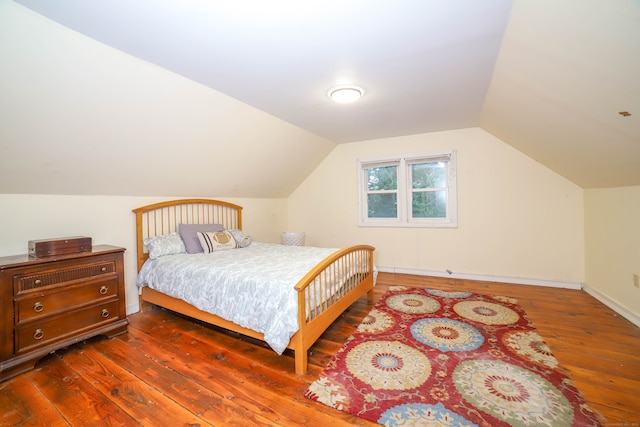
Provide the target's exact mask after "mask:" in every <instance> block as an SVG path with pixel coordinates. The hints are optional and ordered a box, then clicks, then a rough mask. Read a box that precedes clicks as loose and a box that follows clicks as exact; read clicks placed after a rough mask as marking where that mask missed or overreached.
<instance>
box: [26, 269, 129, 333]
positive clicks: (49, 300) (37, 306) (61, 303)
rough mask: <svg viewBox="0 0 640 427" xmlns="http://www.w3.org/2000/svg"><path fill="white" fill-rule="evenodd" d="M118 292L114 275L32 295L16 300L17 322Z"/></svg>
mask: <svg viewBox="0 0 640 427" xmlns="http://www.w3.org/2000/svg"><path fill="white" fill-rule="evenodd" d="M117 294H118V279H117V277H115V276H113V277H111V278H105V279H102V280H94V281H92V282H90V283H83V284H81V285H76V286H67V287H62V288H60V289H55V291H52V292H48V293H44V292H43V293H39V294H38V295H30V296H29V297H28V298H24V299H20V300H17V301H16V322H17V323H18V324H21V323H23V322H26V321H32V320H37V319H39V318H41V317H44V316H50V315H52V314H56V313H59V312H62V311H68V310H70V309H73V308H74V307H77V306H81V305H88V304H92V303H96V302H97V301H99V300H103V299H107V298H111V297H113V296H115V295H117Z"/></svg>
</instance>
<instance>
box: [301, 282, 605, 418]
mask: <svg viewBox="0 0 640 427" xmlns="http://www.w3.org/2000/svg"><path fill="white" fill-rule="evenodd" d="M305 397H307V398H309V399H311V400H316V401H318V402H321V403H324V404H325V405H327V406H330V407H332V408H335V409H339V410H341V411H345V412H348V413H351V414H353V415H356V416H358V417H361V418H364V419H367V420H369V421H373V422H376V423H380V424H382V425H385V426H450V427H453V426H465V427H466V426H483V427H488V426H491V427H497V426H526V427H535V426H553V427H561V426H580V427H583V426H601V425H602V424H601V423H600V421H599V418H598V416H597V415H596V414H595V413H594V412H593V411H592V410H591V409H590V408H589V406H588V405H587V404H586V403H585V401H584V398H583V397H582V395H581V394H580V392H579V391H578V390H577V389H576V387H575V386H574V385H573V384H572V382H571V381H570V379H569V378H568V377H567V376H566V375H565V374H564V373H563V371H562V370H561V368H560V367H559V366H558V361H557V360H556V359H555V358H554V357H553V355H552V354H551V352H550V351H549V348H548V346H547V345H546V344H545V343H544V341H543V339H542V338H541V337H540V335H538V334H537V333H536V330H535V328H534V326H533V324H532V322H531V321H530V320H529V319H528V318H527V316H526V313H525V312H524V310H523V309H522V308H521V307H520V306H519V305H518V303H517V301H516V300H515V299H513V298H509V297H500V296H486V295H478V294H472V293H468V292H450V291H440V290H434V289H423V288H408V287H400V286H392V287H390V288H389V290H388V292H387V293H386V294H385V295H384V296H383V297H382V299H381V300H380V301H379V302H378V303H376V305H375V306H374V308H373V309H372V310H371V312H370V313H369V314H368V315H367V316H366V317H365V318H364V319H363V321H362V323H361V324H360V325H359V326H358V329H357V331H356V332H355V333H354V334H353V335H352V336H351V337H349V339H348V340H347V341H346V343H345V344H344V346H343V348H342V349H341V350H340V351H339V352H338V353H337V354H336V355H335V356H334V357H333V359H332V360H331V361H330V362H329V364H328V365H327V367H326V369H325V370H324V371H323V373H322V374H321V376H320V377H319V378H318V379H317V380H316V381H314V382H313V383H312V384H310V386H309V388H308V389H307V391H306V393H305Z"/></svg>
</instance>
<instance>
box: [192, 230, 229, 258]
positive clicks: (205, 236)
mask: <svg viewBox="0 0 640 427" xmlns="http://www.w3.org/2000/svg"><path fill="white" fill-rule="evenodd" d="M198 240H199V241H200V246H202V250H203V251H204V253H206V254H208V253H211V252H214V251H220V250H224V249H234V248H235V247H236V246H237V245H236V240H235V239H234V238H233V235H232V234H231V233H229V232H228V231H214V232H208V233H201V232H199V231H198Z"/></svg>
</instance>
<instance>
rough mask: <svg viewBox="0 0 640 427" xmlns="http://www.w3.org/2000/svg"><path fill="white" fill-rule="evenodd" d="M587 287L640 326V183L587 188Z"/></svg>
mask: <svg viewBox="0 0 640 427" xmlns="http://www.w3.org/2000/svg"><path fill="white" fill-rule="evenodd" d="M585 235H586V239H585V240H586V286H587V287H586V290H587V291H588V292H590V293H592V294H593V295H594V296H595V297H597V298H598V299H600V300H601V301H602V302H604V303H605V304H607V305H609V306H610V307H611V308H613V309H615V310H616V311H618V312H619V313H621V314H623V315H624V316H625V317H626V318H628V319H629V320H631V321H633V322H634V323H635V324H636V325H638V326H640V288H636V287H634V286H633V275H634V274H638V275H640V187H639V186H635V187H620V188H607V189H591V190H586V192H585Z"/></svg>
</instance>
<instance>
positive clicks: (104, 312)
mask: <svg viewBox="0 0 640 427" xmlns="http://www.w3.org/2000/svg"><path fill="white" fill-rule="evenodd" d="M102 317H104V318H105V319H106V318H107V317H109V310H107V309H106V308H103V309H102Z"/></svg>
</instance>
